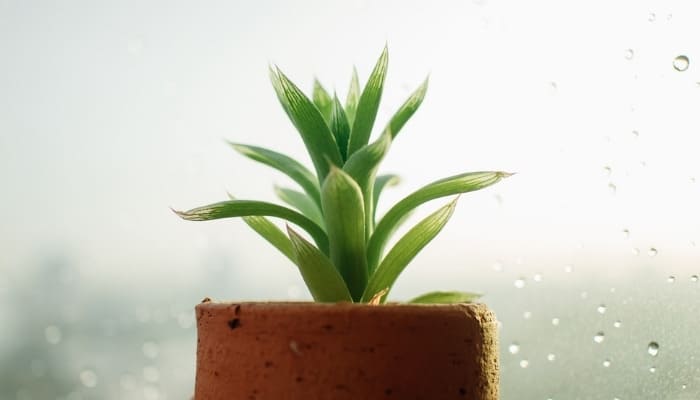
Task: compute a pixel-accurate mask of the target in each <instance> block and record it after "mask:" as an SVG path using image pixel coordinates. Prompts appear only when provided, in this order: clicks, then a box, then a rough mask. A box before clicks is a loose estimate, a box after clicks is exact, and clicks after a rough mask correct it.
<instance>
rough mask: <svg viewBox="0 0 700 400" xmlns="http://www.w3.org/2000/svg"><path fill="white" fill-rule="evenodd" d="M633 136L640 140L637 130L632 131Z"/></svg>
mask: <svg viewBox="0 0 700 400" xmlns="http://www.w3.org/2000/svg"><path fill="white" fill-rule="evenodd" d="M632 136H634V137H635V138H638V137H639V131H638V130H636V129H635V130H633V131H632Z"/></svg>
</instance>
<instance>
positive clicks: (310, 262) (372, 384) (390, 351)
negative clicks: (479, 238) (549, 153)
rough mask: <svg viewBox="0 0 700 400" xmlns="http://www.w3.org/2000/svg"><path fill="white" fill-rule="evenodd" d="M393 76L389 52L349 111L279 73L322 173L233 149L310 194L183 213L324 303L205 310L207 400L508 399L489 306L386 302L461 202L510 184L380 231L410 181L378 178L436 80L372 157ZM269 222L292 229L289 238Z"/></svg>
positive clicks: (469, 183) (285, 100)
mask: <svg viewBox="0 0 700 400" xmlns="http://www.w3.org/2000/svg"><path fill="white" fill-rule="evenodd" d="M387 65H388V52H387V49H386V47H385V48H384V51H383V52H382V54H381V56H380V57H379V60H378V61H377V63H376V65H375V67H374V69H373V71H372V73H371V74H370V77H369V78H368V80H367V83H366V84H365V86H364V88H363V89H361V88H360V83H359V79H358V76H357V72H356V71H355V70H354V69H353V76H352V79H351V82H350V88H349V91H348V95H347V98H346V100H345V103H344V105H343V104H341V102H340V100H339V99H338V97H337V95H335V94H334V95H333V96H331V95H330V94H329V93H328V92H327V91H326V90H325V89H324V88H323V86H321V84H320V83H319V82H318V81H315V82H314V88H313V94H312V96H311V98H309V97H307V96H306V95H305V94H304V93H303V92H302V91H301V90H300V89H299V88H298V87H297V86H296V85H295V84H294V83H292V82H291V81H290V80H289V79H288V78H287V77H286V76H285V75H284V74H283V73H282V71H280V70H279V68H277V67H274V68H272V67H271V68H270V77H271V80H272V86H273V87H274V89H275V91H276V93H277V97H278V99H279V101H280V103H281V105H282V107H283V109H284V110H285V112H286V113H287V115H288V116H289V118H290V120H291V121H292V123H293V124H294V126H295V127H296V129H297V131H298V132H299V134H300V136H301V138H302V140H303V142H304V144H305V146H306V149H307V151H308V154H309V156H310V158H311V161H312V164H313V166H314V170H315V171H314V172H315V173H314V172H311V171H310V170H309V169H307V168H306V167H305V166H304V165H303V164H302V163H300V162H298V161H296V160H294V159H292V158H291V157H289V156H286V155H284V154H283V153H280V152H277V151H273V150H269V149H266V148H262V147H257V146H251V145H245V144H240V143H231V146H232V147H233V148H234V149H235V150H236V151H238V152H239V153H241V154H243V155H244V156H246V157H248V158H250V159H253V160H255V161H258V162H260V163H263V164H266V165H268V166H270V167H272V168H274V169H277V170H278V171H280V172H282V173H284V174H286V175H287V176H288V177H289V178H291V179H292V180H293V181H294V182H296V183H297V184H298V185H299V187H300V189H301V190H296V189H290V188H283V187H276V188H275V193H276V194H277V196H278V197H279V198H280V200H281V201H282V202H284V203H286V204H287V205H288V206H289V207H287V206H282V205H279V204H275V203H270V202H264V201H256V200H242V199H237V198H234V197H233V196H231V195H229V199H228V200H225V201H221V202H218V203H213V204H209V205H206V206H203V207H198V208H194V209H191V210H189V211H176V213H177V214H178V215H179V216H180V217H182V218H183V219H186V220H192V221H206V220H214V219H221V218H232V217H241V218H242V219H243V220H244V221H245V222H246V223H247V224H248V225H249V226H250V227H251V228H252V229H253V230H255V231H256V232H257V233H258V234H260V236H262V237H263V238H264V239H265V240H267V241H268V242H269V243H270V244H272V245H273V246H274V247H276V248H277V249H278V250H279V251H280V252H281V253H282V254H284V255H285V256H286V257H287V258H288V259H289V260H290V261H291V262H292V263H293V264H294V265H296V266H297V267H298V269H299V272H300V273H301V276H302V278H303V280H304V282H305V283H306V286H307V288H308V289H309V292H310V293H311V295H312V297H313V299H314V300H315V303H236V304H234V303H214V302H211V301H206V302H203V303H202V304H200V305H198V306H197V308H196V310H197V330H198V349H197V377H196V385H195V396H196V399H197V400H206V399H257V400H265V399H275V400H279V399H290V400H293V399H306V400H308V399H375V398H376V399H380V398H382V399H383V398H400V399H407V398H412V399H414V398H415V399H426V400H427V399H431V400H432V399H452V398H455V399H459V398H469V399H496V398H497V397H498V360H497V353H498V348H497V345H496V342H497V334H496V328H495V318H494V316H493V314H492V313H491V312H490V311H489V310H488V309H487V308H486V306H484V305H482V304H469V303H470V302H472V301H473V300H475V299H476V298H478V295H477V294H474V293H467V292H461V291H446V292H444V291H443V292H430V293H427V294H424V295H422V296H419V297H416V298H415V299H413V300H411V301H409V302H408V304H395V303H388V304H387V303H386V300H387V296H388V294H389V292H390V290H391V288H392V287H393V285H394V283H395V282H396V280H397V278H398V277H399V275H400V274H401V273H402V272H403V270H404V269H405V268H406V266H407V265H408V264H409V263H410V262H411V261H412V260H413V259H414V257H415V256H416V255H417V254H418V253H419V252H420V251H421V250H422V249H423V248H424V247H425V246H426V245H427V244H428V243H429V242H430V241H431V240H432V239H433V238H435V236H437V234H438V233H439V232H440V231H441V230H442V229H443V227H444V226H445V225H446V223H447V221H448V220H449V219H450V217H451V216H452V214H453V212H454V210H455V207H456V205H457V200H458V198H459V195H460V194H462V193H467V192H472V191H476V190H479V189H483V188H485V187H488V186H490V185H493V184H495V183H497V182H498V181H500V180H501V179H503V178H505V177H508V176H510V175H511V174H510V173H506V172H502V171H480V172H467V173H463V174H459V175H455V176H451V177H448V178H444V179H440V180H437V181H434V182H432V183H430V184H428V185H425V186H423V187H421V188H419V189H418V190H416V191H414V192H413V193H411V194H410V195H408V196H406V197H405V198H403V199H402V200H400V201H399V202H398V203H396V204H395V205H394V206H393V207H391V208H390V209H389V211H387V212H386V213H385V214H384V215H382V216H381V217H378V216H377V213H376V212H375V210H376V205H377V202H378V201H379V199H380V195H381V194H382V192H383V190H384V189H385V188H387V187H389V186H393V185H396V184H397V183H398V180H399V178H398V176H396V175H392V174H387V175H378V174H377V172H378V169H379V165H380V163H381V161H382V160H383V158H384V157H385V155H386V154H387V152H388V150H389V148H390V147H391V144H392V142H393V140H394V139H395V138H396V136H397V135H398V133H399V132H400V131H401V129H402V128H403V126H404V125H405V123H406V122H407V121H408V120H409V119H410V118H411V116H413V114H414V113H415V112H416V110H417V109H418V108H419V106H420V105H421V103H422V102H423V99H424V97H425V94H426V91H427V87H428V80H427V79H426V80H425V81H424V82H423V84H422V85H420V86H419V87H418V89H416V90H415V91H414V92H413V94H411V96H410V97H409V98H408V100H406V101H405V102H404V103H403V105H401V107H399V109H398V110H397V111H396V113H395V114H394V115H393V116H392V118H391V119H390V120H389V122H388V124H387V125H386V127H385V128H384V129H383V130H382V131H381V133H380V134H379V136H378V138H376V140H374V141H373V142H371V143H370V136H371V133H372V127H373V126H374V122H375V118H376V115H377V110H378V107H379V102H380V99H381V96H382V92H383V87H384V80H385V76H386V72H387ZM449 196H455V197H454V198H453V199H452V200H451V201H449V202H448V203H447V204H446V205H444V206H442V207H441V208H439V209H438V210H436V211H434V212H433V213H432V214H430V215H428V216H427V217H425V218H423V219H422V220H420V221H419V222H418V223H416V224H415V225H414V226H413V227H412V228H410V229H408V230H407V232H406V233H405V234H404V235H403V236H402V237H400V238H399V239H398V240H397V241H396V243H395V244H394V245H393V247H391V248H390V249H389V250H388V251H385V250H386V247H387V243H388V242H389V240H390V239H391V238H392V236H393V235H394V233H395V232H396V231H397V229H398V228H399V227H400V226H401V224H403V223H404V222H406V220H407V219H408V216H409V215H410V214H411V212H412V211H413V210H415V209H416V208H417V207H419V206H421V205H423V204H424V203H426V202H429V201H431V200H434V199H438V198H443V197H449ZM290 207H291V208H290ZM269 217H274V218H280V219H283V220H286V221H287V225H286V232H285V231H284V230H282V229H280V227H278V226H277V225H276V224H275V223H274V222H272V221H271V220H270V219H269ZM292 225H293V226H295V228H293V227H292ZM299 230H303V231H304V232H305V233H306V235H308V236H306V237H305V235H303V234H301V233H300V232H299ZM309 239H310V240H309ZM325 303H331V304H325Z"/></svg>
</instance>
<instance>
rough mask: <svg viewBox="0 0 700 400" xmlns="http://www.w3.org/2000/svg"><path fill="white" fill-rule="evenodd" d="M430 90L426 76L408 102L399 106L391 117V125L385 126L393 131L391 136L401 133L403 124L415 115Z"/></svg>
mask: <svg viewBox="0 0 700 400" xmlns="http://www.w3.org/2000/svg"><path fill="white" fill-rule="evenodd" d="M427 91H428V78H425V81H423V83H422V84H421V85H420V86H419V87H418V89H416V91H415V92H413V94H411V96H410V97H409V98H408V99H407V100H406V102H404V103H403V105H401V107H399V109H398V111H396V113H395V114H394V116H393V117H391V120H390V121H389V125H388V126H387V127H386V128H385V130H389V131H390V132H391V137H392V138H395V137H396V135H398V134H399V131H400V130H401V128H403V126H404V125H405V124H406V122H407V121H408V120H409V119H410V118H411V117H412V116H413V114H414V113H415V112H416V111H417V110H418V107H420V105H421V103H422V102H423V99H424V98H425V93H426V92H427Z"/></svg>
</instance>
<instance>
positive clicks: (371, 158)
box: [176, 47, 511, 304]
mask: <svg viewBox="0 0 700 400" xmlns="http://www.w3.org/2000/svg"><path fill="white" fill-rule="evenodd" d="M388 61H389V53H388V51H387V49H386V47H385V48H384V50H383V51H382V54H381V55H380V57H379V60H378V61H377V63H376V65H375V67H374V69H373V70H372V73H371V74H370V76H369V78H368V80H367V83H366V84H365V86H364V88H362V87H361V85H360V80H359V78H358V75H357V71H356V70H355V69H354V68H353V73H352V79H351V81H350V88H349V90H348V94H347V97H346V100H345V104H344V105H343V104H342V103H341V101H340V100H339V99H338V96H337V95H336V94H333V95H331V94H330V93H329V92H327V91H326V89H324V87H323V86H322V85H321V83H320V82H319V81H318V80H314V84H313V91H312V94H311V98H309V97H308V96H307V95H306V94H304V93H303V92H302V91H301V90H300V89H299V88H298V87H297V86H296V85H295V84H294V83H292V81H290V80H289V78H287V76H285V75H284V74H283V73H282V71H280V70H279V68H277V67H275V68H270V77H271V80H272V86H273V88H274V89H275V92H276V93H277V97H278V99H279V101H280V104H281V105H282V108H283V109H284V111H285V112H286V113H287V115H288V116H289V119H290V120H291V121H292V123H293V124H294V126H295V127H296V129H297V131H298V132H299V135H300V136H301V139H302V141H303V142H304V145H305V146H306V149H307V151H308V153H309V156H310V158H311V161H312V164H313V167H314V170H315V174H314V172H312V171H311V170H309V169H308V168H307V167H305V166H304V165H303V164H302V163H300V162H298V161H296V160H294V159H293V158H291V157H289V156H287V155H284V154H282V153H279V152H276V151H273V150H269V149H265V148H262V147H257V146H252V145H245V144H240V143H230V144H231V146H232V147H233V148H234V149H235V150H236V151H238V152H239V153H241V154H243V155H244V156H246V157H248V158H250V159H252V160H255V161H258V162H260V163H262V164H265V165H268V166H269V167H272V168H274V169H277V170H279V171H280V172H282V173H284V174H286V175H287V176H288V177H290V178H291V179H292V180H293V181H294V182H295V183H296V184H298V185H299V188H300V189H301V190H297V189H292V188H282V187H277V186H276V187H275V193H276V194H277V196H278V197H279V198H280V200H281V201H282V202H284V203H286V204H287V205H289V206H290V207H292V208H293V209H292V208H288V207H285V206H281V205H278V204H274V203H268V202H262V201H254V200H238V199H234V198H233V197H230V198H229V199H228V200H224V201H221V202H217V203H213V204H210V205H206V206H203V207H197V208H194V209H191V210H189V211H176V213H177V214H178V215H179V216H180V217H182V218H184V219H186V220H190V221H205V220H213V219H219V218H230V217H241V218H243V220H244V221H245V222H246V223H247V224H248V225H249V226H250V227H251V228H252V229H253V230H255V231H256V232H257V233H258V234H259V235H260V236H262V237H263V238H264V239H265V240H267V241H268V242H270V243H271V244H272V245H273V246H274V247H275V248H277V249H278V250H279V251H280V252H282V254H284V255H285V256H286V257H287V258H289V260H290V261H292V262H293V263H294V264H295V265H296V266H297V267H298V268H299V272H300V273H301V275H302V278H303V279H304V282H306V285H307V287H308V289H309V292H311V295H312V296H313V298H314V300H316V301H319V302H339V301H352V302H363V303H371V304H377V303H383V302H385V301H386V297H387V295H388V294H389V292H390V290H391V288H392V286H393V285H394V283H395V282H396V280H397V278H398V277H399V275H400V274H401V272H402V271H403V270H404V269H405V268H406V267H407V266H408V264H409V263H410V262H411V261H412V260H413V258H414V257H415V256H416V255H417V254H418V253H419V252H420V251H421V250H422V249H423V248H424V247H425V246H426V245H427V244H428V243H429V242H430V241H431V240H432V239H433V238H434V237H435V236H437V234H438V233H439V232H440V231H441V230H442V228H443V227H444V226H445V225H446V224H447V221H448V220H449V219H450V217H451V216H452V213H453V212H454V210H455V207H456V205H457V198H458V197H459V195H460V194H462V193H467V192H471V191H475V190H479V189H483V188H485V187H488V186H491V185H493V184H494V183H496V182H498V181H500V180H501V179H503V178H505V177H508V176H510V175H511V174H509V173H506V172H502V171H482V172H468V173H463V174H459V175H455V176H452V177H449V178H444V179H440V180H437V181H435V182H433V183H430V184H428V185H425V186H423V187H422V188H420V189H418V190H416V191H414V192H413V193H412V194H410V195H408V196H407V197H405V198H404V199H403V200H401V201H399V202H398V203H396V204H395V205H394V206H392V207H391V208H389V211H387V212H386V213H385V214H384V215H383V216H381V218H377V213H376V209H377V207H376V206H377V203H378V202H379V199H380V198H381V194H382V193H383V191H384V189H385V188H387V187H390V186H394V185H396V184H397V183H398V181H399V178H398V176H397V175H393V174H388V175H377V173H378V170H379V166H380V164H381V161H382V160H383V159H384V157H385V156H386V154H387V152H388V151H389V149H390V148H391V144H392V142H393V141H394V140H395V139H396V136H397V135H398V133H399V131H400V130H401V128H403V126H404V125H405V124H406V122H407V121H408V120H409V119H410V118H411V117H412V116H413V115H414V113H415V112H416V111H417V110H418V108H419V107H420V105H421V103H422V102H423V99H424V98H425V94H426V91H427V89H428V79H426V80H425V81H424V82H423V83H422V84H421V85H420V86H419V87H418V88H417V89H416V90H415V91H414V92H413V94H411V96H410V97H409V98H408V99H407V100H406V101H405V102H404V103H403V105H401V107H399V109H398V110H397V111H396V113H395V114H394V115H393V116H392V117H391V119H390V120H389V122H388V123H387V124H386V126H385V128H384V129H383V130H382V131H380V132H379V135H378V138H377V139H376V140H375V141H373V142H370V137H371V135H372V128H373V127H374V122H375V119H376V117H377V110H378V108H379V102H380V100H381V97H382V92H383V91H384V81H385V77H386V73H387V67H388ZM455 195H456V196H457V197H455V198H454V199H453V200H452V201H450V202H449V203H448V204H447V205H445V206H443V207H441V208H440V209H438V210H437V211H435V212H434V213H432V214H430V215H429V216H427V217H426V218H424V219H423V220H421V221H420V222H418V223H417V224H416V225H415V226H414V227H412V228H411V229H409V230H408V231H407V233H406V234H405V235H403V236H402V237H401V238H399V239H398V240H397V241H396V244H395V245H394V246H393V247H392V248H391V249H389V251H387V252H385V247H386V245H387V243H389V241H390V239H391V238H392V236H393V235H394V233H395V232H396V230H397V228H398V227H399V225H400V224H402V223H403V222H405V221H406V219H407V217H408V216H409V215H410V214H411V212H413V211H414V210H415V209H416V208H417V207H419V206H420V205H422V204H423V203H426V202H428V201H430V200H434V199H438V198H443V197H447V196H455ZM268 217H275V218H281V219H283V220H286V221H287V222H288V223H291V224H293V225H295V226H297V227H298V228H300V229H302V230H304V231H305V232H306V233H307V234H308V235H309V237H310V238H311V239H312V241H313V243H312V242H309V241H307V240H306V239H305V238H304V237H303V236H302V235H300V234H299V233H297V231H295V230H294V229H292V228H291V227H290V226H289V225H288V226H287V228H286V233H285V230H282V229H280V228H279V227H278V226H277V225H276V224H275V223H274V222H272V221H271V220H270V219H268ZM478 297H479V295H477V294H474V293H466V292H431V293H427V294H425V295H422V296H419V297H416V298H415V299H413V300H411V301H410V302H412V303H455V302H470V301H473V300H474V299H476V298H478Z"/></svg>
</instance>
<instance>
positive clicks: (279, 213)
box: [173, 200, 328, 253]
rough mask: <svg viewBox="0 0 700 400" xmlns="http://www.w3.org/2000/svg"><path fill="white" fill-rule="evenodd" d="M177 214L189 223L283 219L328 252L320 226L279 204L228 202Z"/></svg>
mask: <svg viewBox="0 0 700 400" xmlns="http://www.w3.org/2000/svg"><path fill="white" fill-rule="evenodd" d="M173 211H175V210H173ZM175 213H176V214H177V215H179V216H180V217H181V218H182V219H185V220H188V221H209V220H214V219H221V218H233V217H248V216H268V217H277V218H282V219H285V220H287V221H289V222H291V223H293V224H296V225H298V226H299V227H301V228H302V229H304V230H305V231H307V232H308V233H309V234H310V235H311V237H312V238H314V241H315V242H316V244H317V245H318V247H319V248H320V249H321V250H322V251H323V252H324V253H327V252H328V237H327V236H326V233H325V232H324V231H323V229H321V227H320V226H318V225H316V224H315V223H313V221H311V220H310V219H308V218H306V217H305V216H303V215H301V214H299V213H298V212H296V211H294V210H290V209H289V208H286V207H282V206H279V205H277V204H272V203H266V202H263V201H255V200H228V201H222V202H219V203H214V204H209V205H206V206H203V207H197V208H193V209H191V210H189V211H175Z"/></svg>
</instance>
